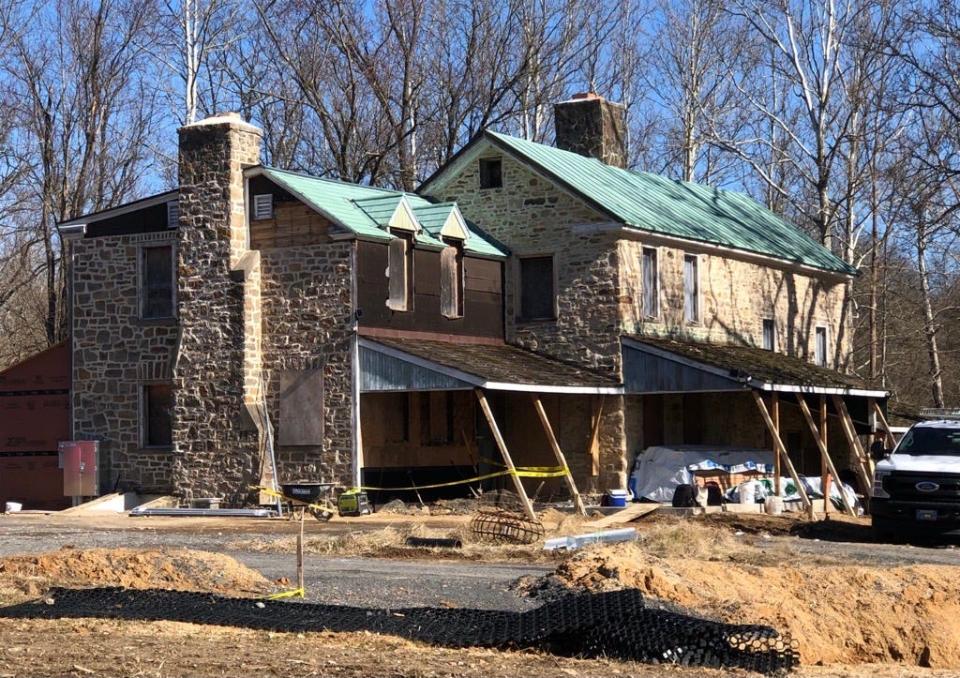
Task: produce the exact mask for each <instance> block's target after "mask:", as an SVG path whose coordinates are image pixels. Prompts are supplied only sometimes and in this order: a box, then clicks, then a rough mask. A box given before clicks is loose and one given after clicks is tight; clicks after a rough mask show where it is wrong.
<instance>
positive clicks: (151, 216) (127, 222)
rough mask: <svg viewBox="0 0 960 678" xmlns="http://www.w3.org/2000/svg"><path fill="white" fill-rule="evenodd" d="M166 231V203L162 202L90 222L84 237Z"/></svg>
mask: <svg viewBox="0 0 960 678" xmlns="http://www.w3.org/2000/svg"><path fill="white" fill-rule="evenodd" d="M166 230H167V203H165V202H164V203H160V204H159V205H151V206H150V207H144V208H143V209H139V210H134V211H133V212H127V213H126V214H121V215H118V216H115V217H110V218H109V219H102V220H100V221H94V222H91V223H90V224H89V225H88V226H87V233H86V235H85V236H84V237H86V238H100V237H103V236H105V235H127V234H131V233H150V232H151V231H166Z"/></svg>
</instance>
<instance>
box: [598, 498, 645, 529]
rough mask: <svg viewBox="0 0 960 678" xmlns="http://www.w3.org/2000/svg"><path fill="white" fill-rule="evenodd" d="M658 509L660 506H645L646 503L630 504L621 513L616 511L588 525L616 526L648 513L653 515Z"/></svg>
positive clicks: (600, 526)
mask: <svg viewBox="0 0 960 678" xmlns="http://www.w3.org/2000/svg"><path fill="white" fill-rule="evenodd" d="M658 508H660V504H647V503H638V504H630V506H628V507H627V508H625V509H623V510H622V511H617V512H616V513H611V514H610V515H609V516H604V517H603V518H601V519H600V520H594V521H592V522H591V523H589V525H590V527H591V528H594V527H599V528H605V527H610V526H611V525H617V524H620V523H629V522H630V521H632V520H636V519H637V518H640V517H641V516H645V515H647V514H649V513H653V512H654V511H656V510H657V509H658Z"/></svg>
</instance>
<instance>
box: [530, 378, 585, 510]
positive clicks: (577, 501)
mask: <svg viewBox="0 0 960 678" xmlns="http://www.w3.org/2000/svg"><path fill="white" fill-rule="evenodd" d="M530 398H531V400H533V408H534V409H535V410H536V411H537V415H538V416H539V417H540V423H541V424H542V425H543V432H544V433H545V434H547V441H548V442H549V443H550V448H551V449H552V450H553V456H555V457H556V458H557V463H558V464H560V466H561V468H563V469H565V470H566V473H565V474H564V476H563V479H564V481H565V482H566V483H567V489H569V490H570V495H571V496H572V497H573V505H574V506H575V507H576V508H577V513H579V514H580V515H582V516H586V515H587V509H586V507H585V506H584V505H583V499H582V498H581V497H580V492H578V491H577V484H576V483H575V482H574V481H573V473H572V472H571V471H570V467H569V466H567V459H566V457H564V456H563V450H561V449H560V443H559V442H558V441H557V437H556V436H555V435H554V434H553V427H552V426H550V420H549V419H548V418H547V411H546V410H545V409H543V403H542V402H540V396H538V395H537V394H535V393H534V394H532V395H531V396H530Z"/></svg>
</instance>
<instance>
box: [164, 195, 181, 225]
mask: <svg viewBox="0 0 960 678" xmlns="http://www.w3.org/2000/svg"><path fill="white" fill-rule="evenodd" d="M179 225H180V203H179V201H177V200H174V201H172V202H168V203H167V228H176V227H177V226H179Z"/></svg>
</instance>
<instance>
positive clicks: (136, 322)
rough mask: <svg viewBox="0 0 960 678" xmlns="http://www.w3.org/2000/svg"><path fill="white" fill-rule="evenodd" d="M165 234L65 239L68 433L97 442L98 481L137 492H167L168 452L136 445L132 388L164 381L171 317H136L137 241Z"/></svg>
mask: <svg viewBox="0 0 960 678" xmlns="http://www.w3.org/2000/svg"><path fill="white" fill-rule="evenodd" d="M175 237H176V234H175V233H174V232H172V231H170V232H159V233H143V234H137V235H123V236H111V237H103V238H86V239H84V238H80V239H70V240H69V241H68V248H69V256H70V260H71V269H72V278H73V279H72V285H71V287H72V299H71V306H72V320H71V325H72V326H71V337H72V344H73V366H72V369H73V385H72V399H73V402H72V410H73V435H74V437H75V438H77V439H81V440H99V441H100V479H101V487H102V488H104V489H107V488H112V487H113V485H114V483H115V482H116V481H117V478H118V476H119V479H120V481H121V483H123V484H124V485H131V486H135V487H138V488H140V489H142V490H143V491H144V492H160V493H165V492H170V491H171V490H172V489H173V488H172V484H171V477H170V472H171V467H172V462H173V455H172V451H171V450H169V449H143V448H142V447H141V435H140V390H141V388H142V386H143V384H144V383H145V382H148V381H169V380H170V370H171V364H172V360H173V355H174V352H175V350H176V343H177V331H178V330H177V324H176V321H173V320H141V319H140V309H139V295H138V263H137V262H138V257H139V251H140V247H141V246H142V245H156V244H162V243H170V244H173V243H174V242H175Z"/></svg>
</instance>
